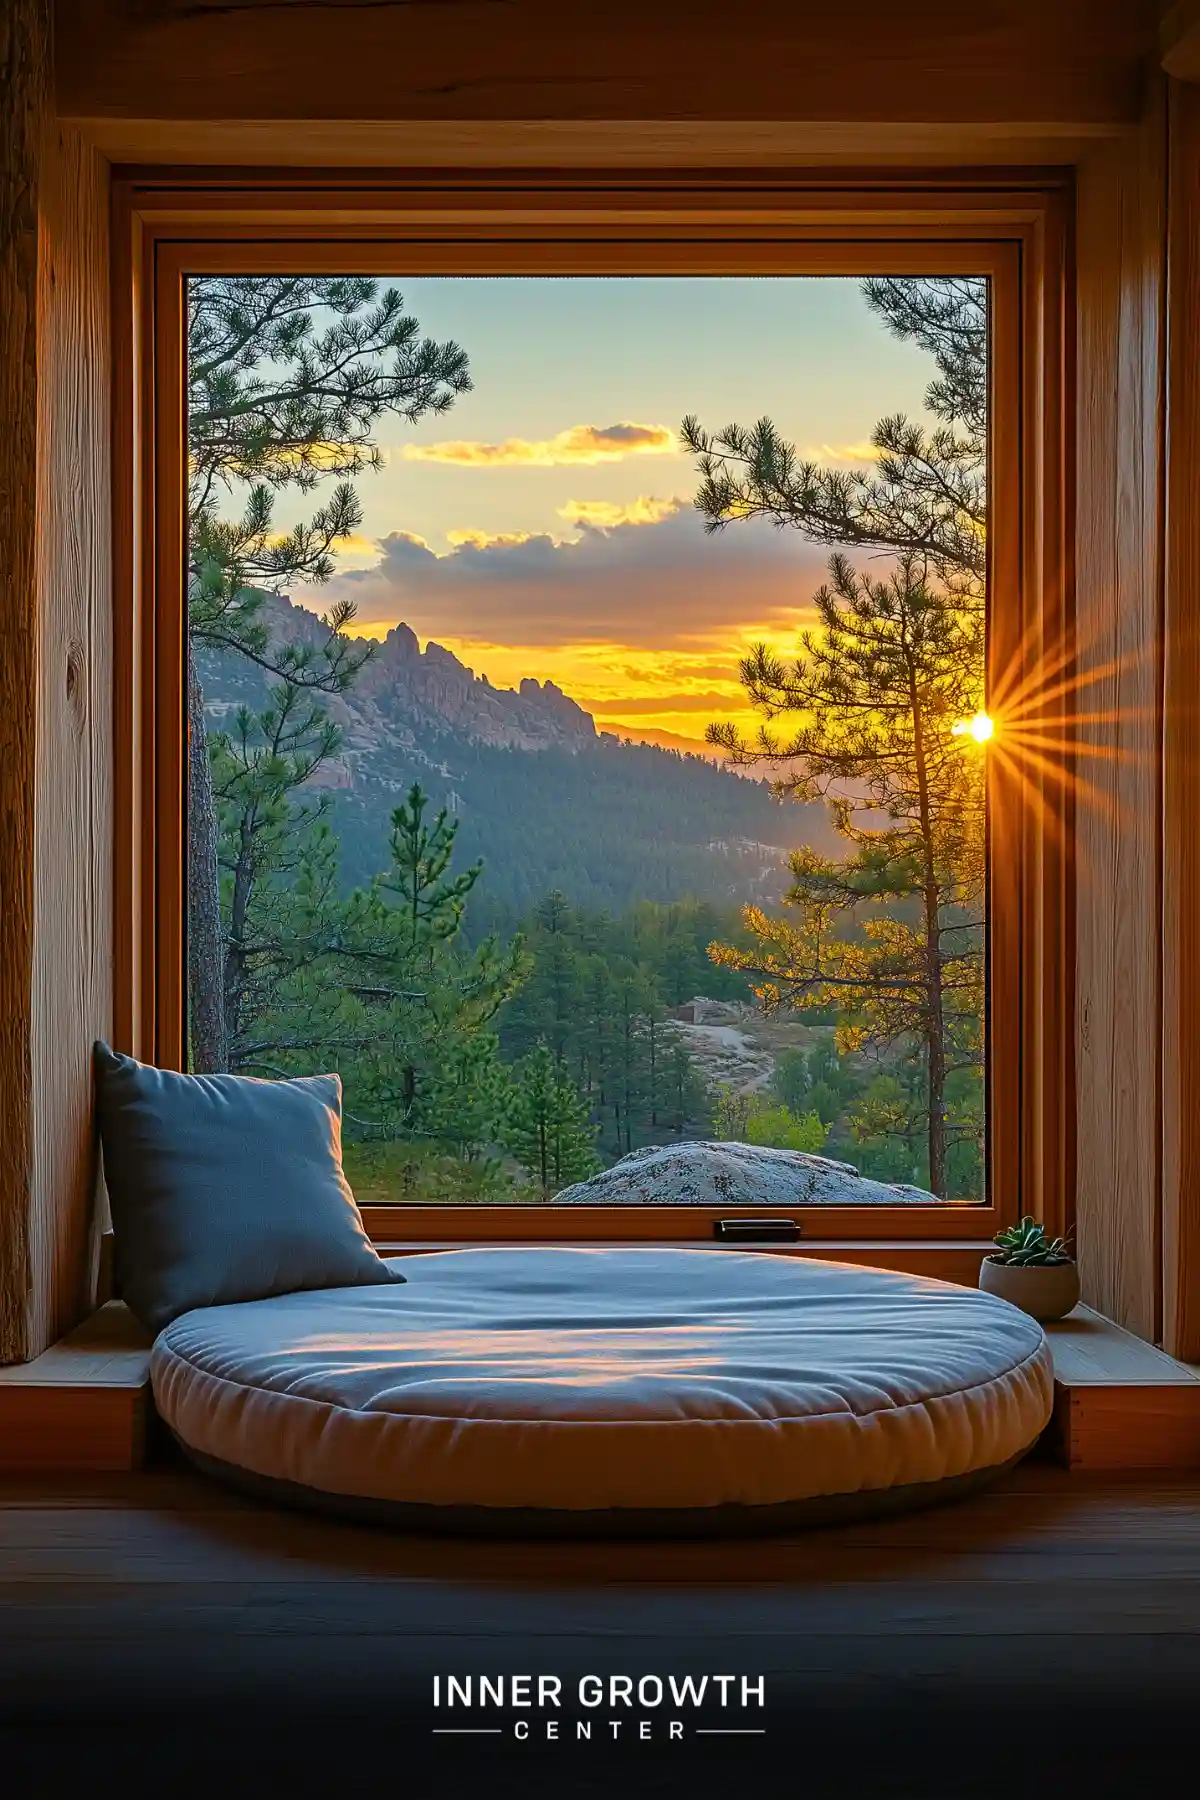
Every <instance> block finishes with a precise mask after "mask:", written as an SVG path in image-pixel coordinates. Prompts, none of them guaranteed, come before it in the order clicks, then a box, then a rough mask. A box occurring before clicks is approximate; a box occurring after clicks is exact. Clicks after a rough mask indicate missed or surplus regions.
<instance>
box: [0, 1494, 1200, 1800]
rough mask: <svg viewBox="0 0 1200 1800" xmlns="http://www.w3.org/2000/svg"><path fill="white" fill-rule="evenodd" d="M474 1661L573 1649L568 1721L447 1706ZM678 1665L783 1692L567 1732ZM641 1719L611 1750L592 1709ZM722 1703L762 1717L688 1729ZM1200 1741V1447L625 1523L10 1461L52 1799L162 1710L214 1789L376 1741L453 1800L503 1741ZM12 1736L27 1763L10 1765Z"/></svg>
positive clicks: (529, 1662)
mask: <svg viewBox="0 0 1200 1800" xmlns="http://www.w3.org/2000/svg"><path fill="white" fill-rule="evenodd" d="M469 1672H470V1673H475V1674H479V1673H486V1674H491V1675H495V1674H498V1673H508V1674H512V1673H527V1674H533V1675H535V1676H536V1675H538V1674H541V1673H546V1674H555V1675H558V1676H559V1677H561V1678H562V1679H563V1682H564V1695H565V1696H566V1699H565V1700H564V1705H563V1707H562V1709H561V1712H560V1713H559V1719H560V1726H559V1730H560V1737H559V1741H558V1742H557V1743H556V1744H553V1745H552V1744H548V1743H546V1741H545V1739H544V1735H543V1725H542V1720H543V1717H544V1715H539V1714H538V1713H537V1712H536V1711H535V1712H533V1713H532V1714H530V1715H528V1716H529V1717H530V1720H531V1736H530V1739H529V1740H528V1741H526V1742H520V1741H518V1740H516V1739H515V1738H514V1737H513V1736H512V1726H513V1722H514V1720H515V1718H516V1717H517V1716H518V1715H517V1714H515V1713H512V1712H507V1713H505V1714H503V1715H501V1719H500V1721H499V1722H500V1723H501V1725H502V1735H501V1736H500V1737H497V1738H481V1739H453V1740H451V1739H447V1738H445V1737H441V1736H434V1734H433V1727H434V1726H435V1725H436V1724H438V1723H439V1722H442V1723H444V1722H445V1719H446V1717H447V1715H444V1714H435V1712H434V1709H433V1706H432V1679H433V1676H434V1675H435V1674H441V1675H442V1676H443V1677H444V1676H445V1675H447V1674H451V1673H454V1674H459V1675H462V1674H465V1673H469ZM655 1672H657V1673H659V1674H662V1675H664V1676H665V1675H667V1674H669V1673H674V1674H675V1675H676V1676H677V1677H679V1676H683V1675H685V1674H687V1673H689V1672H690V1673H694V1674H696V1675H699V1674H701V1673H704V1672H708V1673H710V1674H716V1673H722V1672H724V1673H732V1674H735V1675H737V1676H739V1677H740V1676H741V1675H743V1674H745V1675H748V1676H750V1677H752V1678H757V1677H758V1676H760V1675H761V1676H764V1677H765V1679H766V1695H767V1704H766V1708H765V1710H764V1712H763V1713H762V1714H761V1715H759V1714H757V1713H755V1712H751V1713H749V1714H746V1715H741V1714H737V1715H734V1714H728V1713H727V1714H725V1715H721V1714H720V1713H719V1711H717V1710H714V1709H711V1708H707V1707H706V1708H705V1709H704V1713H703V1716H700V1715H697V1714H694V1713H691V1712H690V1711H689V1712H687V1713H686V1716H685V1728H686V1739H687V1742H686V1743H685V1744H684V1745H682V1746H681V1745H680V1744H679V1743H678V1742H676V1743H673V1744H671V1743H668V1742H666V1741H664V1740H665V1737H666V1732H667V1729H668V1727H667V1719H668V1717H670V1716H677V1715H678V1709H675V1708H671V1707H667V1708H665V1709H662V1710H661V1711H659V1712H657V1713H655V1714H654V1716H653V1717H652V1718H651V1730H652V1737H651V1740H650V1742H649V1744H648V1745H647V1744H643V1743H641V1742H637V1741H633V1742H631V1741H630V1738H631V1737H632V1738H634V1739H635V1740H636V1733H637V1723H636V1721H637V1720H638V1719H639V1718H640V1717H643V1716H649V1715H647V1714H646V1713H645V1712H644V1711H643V1710H642V1709H639V1708H637V1707H635V1708H634V1709H633V1711H632V1712H627V1711H626V1710H625V1709H623V1708H622V1707H621V1706H620V1705H619V1704H618V1705H617V1706H616V1707H615V1708H613V1707H609V1706H607V1705H606V1706H604V1707H601V1708H600V1709H598V1710H597V1711H596V1712H595V1714H594V1715H593V1717H594V1719H595V1721H596V1730H597V1736H600V1737H601V1741H600V1742H596V1741H595V1740H593V1742H592V1743H591V1744H587V1743H580V1742H578V1741H571V1738H570V1733H571V1732H573V1731H574V1720H575V1718H576V1717H577V1716H583V1715H582V1713H581V1709H580V1708H579V1707H578V1706H576V1705H575V1704H574V1688H575V1684H576V1682H577V1680H578V1677H579V1676H580V1675H582V1674H585V1673H595V1674H599V1675H601V1676H602V1677H607V1676H608V1675H609V1674H612V1673H617V1674H621V1673H628V1674H631V1675H633V1676H635V1677H636V1676H639V1675H642V1674H645V1673H655ZM618 1715H620V1716H621V1718H622V1721H623V1723H622V1732H623V1734H624V1736H623V1739H622V1741H621V1742H620V1743H619V1744H618V1746H617V1749H614V1747H613V1744H612V1742H611V1741H608V1742H605V1741H604V1739H603V1736H602V1734H603V1733H604V1732H606V1731H607V1730H608V1729H609V1728H608V1723H607V1722H608V1720H609V1719H610V1718H612V1717H615V1716H618ZM456 1716H457V1715H456ZM679 1716H684V1715H679ZM471 1722H472V1723H473V1724H480V1723H484V1724H491V1725H495V1724H496V1723H497V1720H496V1719H495V1718H490V1717H489V1718H482V1717H481V1716H479V1715H476V1716H475V1717H474V1718H473V1719H472V1721H471ZM731 1723H732V1724H734V1725H738V1726H762V1727H763V1728H765V1733H766V1735H765V1736H762V1737H743V1738H724V1737H723V1738H713V1737H705V1738H704V1739H698V1738H696V1736H695V1729H696V1727H697V1725H702V1726H704V1727H705V1728H706V1729H711V1728H713V1727H717V1726H721V1725H729V1724H731ZM156 1734H157V1738H156ZM1193 1738H1194V1739H1195V1740H1196V1741H1197V1742H1200V1475H1198V1476H1195V1477H1142V1478H1134V1477H1123V1478H1106V1479H1103V1480H1101V1479H1099V1478H1097V1477H1091V1478H1088V1477H1084V1476H1078V1475H1075V1476H1068V1475H1065V1474H1063V1473H1060V1472H1059V1471H1057V1470H1055V1469H1052V1468H1049V1467H1046V1466H1041V1465H1034V1464H1026V1465H1024V1466H1023V1467H1022V1468H1020V1469H1018V1470H1017V1471H1016V1472H1015V1473H1014V1474H1012V1475H1011V1476H1009V1477H1008V1478H1007V1479H1006V1480H1005V1481H1004V1482H1003V1483H1002V1484H1000V1485H999V1486H998V1487H996V1488H994V1489H993V1490H991V1491H990V1492H988V1493H986V1494H984V1495H981V1496H979V1497H977V1498H975V1499H972V1500H969V1501H966V1502H961V1503H959V1504H957V1505H954V1506H951V1507H946V1508H944V1509H941V1510H933V1511H927V1512H922V1513H914V1514H911V1515H909V1516H907V1517H903V1518H899V1519H893V1520H887V1521H880V1522H878V1523H875V1524H866V1525H859V1526H855V1527H848V1528H844V1529H837V1530H824V1531H819V1532H813V1533H810V1534H809V1535H807V1536H803V1537H797V1538H792V1539H787V1540H759V1541H753V1542H741V1543H732V1542H725V1543H717V1544H706V1543H674V1544H671V1543H666V1544H664V1543H654V1544H649V1543H638V1544H608V1545H598V1544H592V1545H589V1544H581V1543H575V1544H563V1543H560V1544H536V1543H524V1544H520V1543H518V1544H505V1543H497V1542H481V1541H458V1540H449V1539H436V1538H420V1539H418V1538H414V1537H399V1536H392V1535H388V1534H386V1533H383V1532H378V1531H376V1530H373V1529H369V1528H366V1527H357V1526H343V1525H338V1524H333V1523H329V1522H327V1521H325V1520H318V1519H314V1518H309V1517H305V1516H302V1515H297V1514H288V1513H281V1512H276V1511H274V1510H272V1509H269V1508H267V1507H265V1506H260V1505H258V1504H256V1503H253V1502H250V1501H247V1500H243V1499H241V1498H238V1497H235V1496H234V1495H232V1494H230V1493H227V1492H225V1491H224V1490H222V1489H221V1488H218V1487H215V1486H213V1485H210V1484H209V1483H208V1482H206V1481H204V1480H202V1479H201V1478H200V1477H198V1476H196V1475H194V1474H192V1473H191V1472H190V1471H188V1470H187V1469H186V1468H184V1467H182V1466H178V1467H177V1466H165V1467H160V1468H157V1469H153V1470H151V1471H148V1472H146V1473H144V1474H141V1475H135V1476H94V1477H90V1478H83V1477H76V1478H72V1479H65V1478H54V1479H51V1478H42V1479H40V1480H39V1479H37V1478H32V1477H25V1478H7V1479H5V1480H4V1481H3V1482H2V1483H0V1748H4V1749H5V1750H6V1752H7V1760H3V1759H0V1793H3V1792H12V1793H29V1794H31V1795H37V1796H39V1800H40V1795H41V1793H42V1792H43V1791H46V1792H50V1791H52V1790H51V1789H49V1788H45V1789H43V1787H42V1786H41V1785H40V1782H41V1779H42V1778H44V1775H45V1771H46V1769H47V1767H49V1766H50V1764H51V1763H54V1762H55V1760H56V1759H60V1760H62V1762H63V1767H64V1769H65V1768H66V1765H67V1762H68V1761H69V1758H70V1755H71V1753H72V1750H73V1749H75V1750H78V1752H79V1754H80V1757H81V1758H83V1757H85V1756H86V1758H87V1760H88V1763H89V1765H90V1767H91V1768H92V1769H93V1770H94V1769H95V1767H96V1761H97V1758H99V1759H100V1760H101V1761H103V1760H104V1758H105V1757H106V1756H108V1755H114V1756H117V1757H118V1758H120V1759H121V1760H122V1762H123V1765H124V1767H125V1768H126V1770H127V1774H128V1775H130V1776H132V1774H133V1773H135V1772H136V1766H137V1759H136V1758H135V1759H134V1763H133V1764H132V1765H131V1764H130V1761H129V1747H130V1745H131V1743H132V1744H136V1745H138V1746H140V1747H141V1749H142V1752H143V1753H144V1757H146V1758H149V1762H148V1763H146V1764H145V1766H146V1767H147V1768H149V1767H154V1768H155V1769H156V1770H158V1769H159V1767H160V1765H159V1764H158V1763H157V1762H156V1761H155V1756H154V1755H152V1753H151V1748H150V1747H151V1746H152V1745H153V1744H154V1743H155V1742H156V1741H159V1740H161V1744H162V1746H164V1747H165V1749H164V1752H163V1753H166V1754H170V1755H171V1756H172V1759H173V1766H174V1775H173V1778H172V1781H171V1783H170V1784H168V1786H167V1787H163V1786H162V1785H161V1781H157V1780H156V1783H155V1784H154V1785H152V1786H150V1787H148V1788H147V1791H155V1792H158V1793H167V1792H169V1793H178V1792H182V1791H185V1789H184V1778H185V1777H186V1776H187V1775H188V1774H191V1775H194V1776H196V1777H197V1779H199V1777H200V1776H201V1774H203V1773H204V1772H205V1771H206V1770H207V1773H206V1774H205V1785H206V1787H207V1791H209V1792H212V1791H213V1782H214V1780H215V1779H216V1776H215V1771H217V1770H219V1771H220V1777H219V1781H218V1785H219V1786H220V1787H221V1788H222V1789H223V1790H224V1792H225V1793H226V1794H230V1795H233V1794H237V1793H239V1792H241V1791H243V1788H242V1787H241V1786H239V1783H244V1784H245V1785H244V1791H246V1792H251V1791H253V1792H255V1793H257V1794H261V1793H263V1792H264V1791H265V1792H268V1793H273V1792H275V1791H278V1792H279V1793H281V1794H282V1793H284V1792H286V1793H287V1794H288V1795H289V1796H290V1795H292V1794H295V1793H297V1792H302V1791H313V1792H329V1793H333V1792H342V1791H347V1792H348V1791H349V1789H347V1788H346V1786H345V1783H344V1782H343V1781H338V1782H336V1783H334V1784H333V1785H330V1780H331V1778H330V1777H329V1776H328V1773H327V1772H326V1773H324V1774H323V1773H321V1770H322V1767H323V1764H322V1759H323V1758H327V1759H333V1761H334V1762H337V1761H338V1760H339V1759H341V1767H342V1770H343V1772H344V1769H345V1763H344V1758H345V1755H346V1753H347V1750H348V1748H349V1747H353V1751H354V1758H355V1768H356V1769H357V1771H358V1773H359V1776H360V1777H363V1779H364V1785H363V1786H362V1788H361V1789H360V1790H358V1791H364V1792H365V1791H367V1786H370V1787H371V1788H372V1789H373V1790H375V1789H377V1788H378V1785H379V1783H378V1781H377V1780H373V1781H370V1782H367V1781H366V1779H365V1770H366V1767H367V1764H368V1762H369V1761H370V1759H371V1757H373V1756H374V1757H383V1758H385V1760H388V1761H389V1762H390V1759H391V1758H392V1757H393V1756H394V1757H396V1758H398V1759H399V1764H398V1767H397V1768H396V1769H395V1770H394V1771H393V1773H395V1774H396V1779H395V1780H394V1781H389V1780H386V1779H385V1782H384V1786H385V1788H386V1791H388V1792H391V1791H396V1792H398V1791H399V1790H400V1785H401V1781H400V1775H399V1769H401V1768H402V1769H405V1770H407V1771H408V1772H409V1775H410V1776H411V1775H412V1774H413V1772H414V1771H415V1770H417V1769H418V1768H420V1769H421V1770H423V1771H425V1774H424V1776H423V1777H422V1779H421V1780H420V1781H419V1782H418V1783H417V1787H416V1790H415V1791H418V1792H421V1793H424V1792H430V1793H438V1794H446V1795H449V1796H451V1797H453V1796H456V1795H457V1794H458V1793H460V1792H461V1793H464V1794H466V1793H472V1794H473V1793H476V1792H478V1791H480V1790H479V1788H478V1785H477V1782H478V1779H479V1775H478V1771H479V1770H480V1769H483V1770H484V1771H485V1773H486V1791H487V1793H488V1795H489V1796H491V1795H500V1794H507V1793H513V1794H517V1793H522V1794H524V1793H532V1792H535V1791H536V1792H551V1793H555V1794H564V1795H566V1794H574V1793H579V1794H585V1793H592V1792H595V1793H600V1792H606V1793H608V1792H612V1791H613V1790H614V1784H615V1785H616V1786H617V1787H619V1789H620V1790H623V1791H624V1792H627V1793H633V1792H645V1793H647V1794H650V1793H663V1794H666V1793H668V1792H670V1793H674V1792H676V1791H678V1792H687V1793H689V1794H696V1793H700V1792H706V1791H710V1790H711V1791H714V1792H715V1791H722V1792H726V1793H728V1792H729V1791H730V1790H731V1789H733V1790H734V1791H736V1789H737V1788H738V1786H739V1785H741V1786H743V1787H744V1786H745V1785H746V1784H747V1783H748V1782H750V1781H753V1783H754V1791H755V1792H756V1793H758V1792H760V1791H767V1790H766V1789H765V1788H763V1787H762V1786H761V1784H760V1781H759V1779H758V1777H759V1774H762V1776H763V1778H764V1779H765V1775H766V1771H767V1770H768V1768H771V1767H775V1766H776V1765H777V1764H778V1762H779V1757H780V1752H781V1751H782V1752H784V1753H785V1754H786V1757H787V1759H788V1763H787V1765H785V1766H790V1767H791V1768H792V1770H793V1771H794V1772H795V1773H796V1784H794V1785H793V1786H792V1787H791V1789H790V1790H789V1791H790V1792H793V1793H795V1794H796V1795H797V1796H802V1795H805V1794H813V1793H816V1792H818V1791H820V1792H821V1793H824V1792H826V1791H829V1792H838V1793H844V1794H855V1793H858V1792H862V1793H863V1794H872V1795H874V1794H879V1793H887V1792H901V1791H903V1792H905V1793H910V1792H911V1793H921V1794H929V1795H931V1796H932V1795H934V1794H942V1793H947V1794H950V1793H953V1794H971V1793H984V1792H992V1791H1001V1788H1003V1791H1006V1792H1011V1791H1012V1790H1013V1782H1014V1779H1015V1780H1016V1786H1017V1788H1018V1789H1019V1790H1020V1791H1021V1792H1022V1793H1023V1794H1024V1795H1028V1794H1032V1793H1036V1792H1039V1791H1042V1790H1041V1789H1040V1788H1039V1785H1038V1783H1039V1780H1041V1781H1043V1782H1044V1783H1045V1784H1046V1785H1045V1788H1044V1791H1046V1792H1051V1791H1053V1792H1055V1793H1063V1792H1072V1791H1075V1790H1074V1783H1073V1782H1072V1781H1070V1780H1068V1781H1067V1784H1066V1786H1065V1787H1064V1785H1063V1781H1064V1772H1065V1773H1066V1774H1071V1775H1074V1776H1075V1777H1077V1778H1078V1779H1079V1780H1080V1781H1083V1780H1084V1779H1085V1778H1086V1780H1087V1782H1088V1786H1089V1792H1095V1791H1096V1790H1097V1788H1098V1787H1101V1786H1104V1784H1105V1781H1106V1779H1109V1778H1111V1787H1112V1791H1114V1792H1120V1793H1129V1794H1131V1795H1132V1794H1135V1793H1137V1794H1143V1793H1146V1794H1152V1793H1157V1792H1160V1791H1168V1790H1167V1787H1166V1785H1165V1784H1166V1783H1167V1782H1168V1780H1169V1779H1170V1769H1171V1768H1172V1767H1173V1762H1174V1759H1175V1758H1176V1757H1177V1756H1178V1755H1181V1754H1183V1753H1184V1750H1186V1747H1187V1744H1189V1743H1190V1742H1191V1740H1193ZM182 1745H186V1746H187V1753H186V1756H183V1757H181V1756H180V1748H181V1746H182ZM1181 1745H1183V1747H1184V1749H1183V1750H1181ZM618 1751H619V1752H620V1754H621V1763H620V1769H619V1770H617V1768H616V1765H615V1764H614V1763H613V1757H614V1755H616V1754H617V1753H618ZM1018 1753H1019V1754H1018ZM22 1757H26V1758H27V1759H28V1762H27V1773H26V1776H25V1777H24V1779H25V1780H26V1781H31V1782H32V1783H33V1785H28V1786H21V1785H17V1786H15V1787H14V1786H10V1785H8V1784H6V1781H5V1777H4V1774H3V1772H2V1771H3V1770H4V1769H5V1768H7V1769H8V1771H9V1774H10V1777H14V1778H15V1771H16V1770H17V1769H18V1768H20V1767H22V1763H21V1760H20V1759H21V1758H22ZM256 1758H257V1759H258V1760H257V1761H256ZM1014 1758H1015V1761H1014V1768H1015V1771H1016V1774H1015V1777H1014V1768H1010V1767H1009V1761H1010V1760H1013V1759H1014ZM47 1759H49V1762H48V1761H47ZM481 1759H486V1761H481ZM698 1759H699V1760H698ZM1189 1760H1190V1761H1191V1764H1192V1773H1193V1775H1194V1773H1195V1769H1196V1767H1197V1765H1200V1752H1196V1751H1190V1753H1189ZM210 1761H211V1763H212V1765H213V1766H212V1769H208V1763H209V1762H210ZM260 1765H261V1766H260ZM263 1767H267V1768H269V1769H270V1770H271V1771H272V1772H273V1773H274V1774H275V1776H276V1777H277V1782H276V1783H268V1785H267V1787H266V1788H265V1789H264V1786H263V1782H262V1768H263ZM685 1768H686V1771H687V1773H686V1779H685V1776H684V1773H683V1772H684V1770H685ZM29 1771H40V1776H39V1775H38V1774H37V1773H30V1772H29ZM801 1776H802V1777H803V1778H802V1779H801ZM306 1781H307V1782H308V1783H309V1785H308V1786H306ZM823 1783H824V1784H825V1785H822V1784H823ZM405 1785H409V1783H408V1782H405ZM1189 1785H1190V1783H1189ZM774 1789H775V1784H774V1783H773V1784H772V1788H771V1790H770V1791H774ZM125 1791H126V1792H129V1791H131V1790H130V1787H129V1785H128V1780H127V1782H126V1787H125Z"/></svg>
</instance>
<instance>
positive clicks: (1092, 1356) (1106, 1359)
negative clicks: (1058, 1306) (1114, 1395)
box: [1046, 1306, 1200, 1388]
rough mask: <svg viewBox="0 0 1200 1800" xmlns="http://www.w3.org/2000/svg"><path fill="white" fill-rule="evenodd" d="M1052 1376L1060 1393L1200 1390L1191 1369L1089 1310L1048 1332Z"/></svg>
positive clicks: (1085, 1308) (1070, 1316) (1076, 1311)
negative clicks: (1075, 1389)
mask: <svg viewBox="0 0 1200 1800" xmlns="http://www.w3.org/2000/svg"><path fill="white" fill-rule="evenodd" d="M1046 1335H1047V1336H1048V1337H1049V1339H1050V1348H1051V1349H1052V1351H1053V1352H1054V1375H1055V1379H1056V1380H1057V1381H1060V1382H1061V1383H1062V1384H1063V1386H1064V1387H1190V1386H1194V1387H1197V1388H1200V1380H1197V1377H1196V1372H1195V1370H1194V1369H1189V1368H1188V1367H1187V1366H1186V1364H1184V1363H1181V1362H1177V1361H1176V1360H1175V1359H1174V1358H1173V1357H1170V1356H1168V1355H1167V1354H1166V1352H1165V1351H1163V1350H1158V1349H1156V1348H1155V1347H1154V1345H1153V1344H1147V1343H1146V1342H1145V1340H1144V1339H1143V1338H1139V1337H1135V1336H1134V1334H1133V1333H1132V1332H1131V1331H1123V1330H1122V1329H1121V1327H1120V1326H1119V1325H1114V1324H1113V1322H1112V1320H1111V1319H1105V1318H1102V1317H1101V1315H1100V1314H1099V1313H1097V1312H1093V1311H1092V1309H1091V1307H1089V1306H1077V1307H1076V1308H1075V1309H1074V1311H1073V1312H1070V1313H1068V1315H1067V1317H1066V1318H1065V1319H1060V1320H1059V1321H1058V1322H1057V1323H1056V1324H1054V1325H1048V1326H1047V1327H1046Z"/></svg>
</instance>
